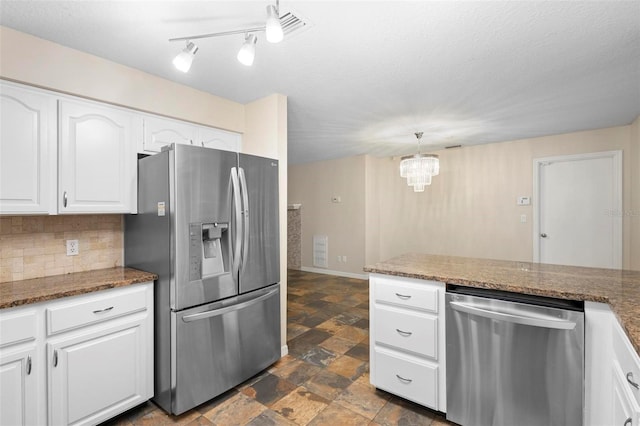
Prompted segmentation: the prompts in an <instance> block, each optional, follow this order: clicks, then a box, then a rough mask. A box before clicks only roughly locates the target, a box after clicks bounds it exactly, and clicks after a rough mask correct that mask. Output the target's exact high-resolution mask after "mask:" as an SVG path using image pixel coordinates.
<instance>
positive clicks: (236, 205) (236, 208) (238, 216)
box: [231, 167, 242, 276]
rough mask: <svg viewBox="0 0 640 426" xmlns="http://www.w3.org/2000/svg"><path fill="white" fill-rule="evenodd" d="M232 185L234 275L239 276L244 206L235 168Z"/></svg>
mask: <svg viewBox="0 0 640 426" xmlns="http://www.w3.org/2000/svg"><path fill="white" fill-rule="evenodd" d="M231 185H232V187H233V212H234V214H235V221H236V226H235V227H234V228H235V233H234V235H233V239H234V245H233V259H232V268H233V274H234V275H235V276H237V275H238V273H239V271H240V249H241V247H240V246H241V238H242V204H241V201H240V184H239V183H238V170H237V169H236V168H235V167H232V168H231Z"/></svg>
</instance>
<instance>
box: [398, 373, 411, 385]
mask: <svg viewBox="0 0 640 426" xmlns="http://www.w3.org/2000/svg"><path fill="white" fill-rule="evenodd" d="M396 377H397V378H398V380H400V381H401V382H403V383H411V382H413V380H412V379H405V378H404V377H402V376H401V375H399V374H396Z"/></svg>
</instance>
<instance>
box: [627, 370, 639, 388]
mask: <svg viewBox="0 0 640 426" xmlns="http://www.w3.org/2000/svg"><path fill="white" fill-rule="evenodd" d="M627 382H629V384H630V385H631V386H633V387H634V388H636V389H640V385H638V382H636V381H635V380H633V373H632V372H628V373H627Z"/></svg>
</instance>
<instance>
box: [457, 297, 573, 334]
mask: <svg viewBox="0 0 640 426" xmlns="http://www.w3.org/2000/svg"><path fill="white" fill-rule="evenodd" d="M449 306H450V307H451V309H453V310H456V311H459V312H465V313H468V314H471V315H477V316H480V317H485V318H490V319H494V320H498V321H506V322H512V323H515V324H522V325H530V326H533V327H545V328H553V329H557V330H573V329H574V328H575V327H576V323H575V322H573V321H569V320H564V319H557V318H554V317H550V316H543V315H538V316H528V315H526V314H525V313H522V314H520V315H514V314H513V313H507V312H500V311H491V310H487V309H482V308H479V307H477V306H473V305H470V304H466V303H461V302H450V303H449Z"/></svg>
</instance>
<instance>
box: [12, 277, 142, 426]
mask: <svg viewBox="0 0 640 426" xmlns="http://www.w3.org/2000/svg"><path fill="white" fill-rule="evenodd" d="M5 331H7V333H5ZM10 331H11V332H10ZM5 334H8V335H10V338H11V340H12V341H13V342H14V343H11V344H8V343H6V342H4V341H3V339H2V337H0V386H1V387H0V390H1V391H0V425H30V424H34V425H35V424H38V425H39V424H50V425H90V424H91V425H92V424H97V423H100V422H102V421H105V420H107V419H109V418H111V417H113V416H115V415H117V414H119V413H122V412H124V411H126V410H127V409H129V408H132V407H134V406H136V405H138V404H141V403H142V402H144V401H146V400H148V399H150V398H151V397H152V396H153V283H142V284H134V285H131V286H127V287H122V288H115V289H109V290H103V291H99V292H94V293H89V294H85V295H80V296H73V297H68V298H62V299H57V300H55V301H51V302H42V303H37V304H34V305H29V306H28V307H23V308H11V309H5V310H2V311H0V335H2V336H4V335H5ZM30 336H31V337H30ZM45 402H46V403H45Z"/></svg>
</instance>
